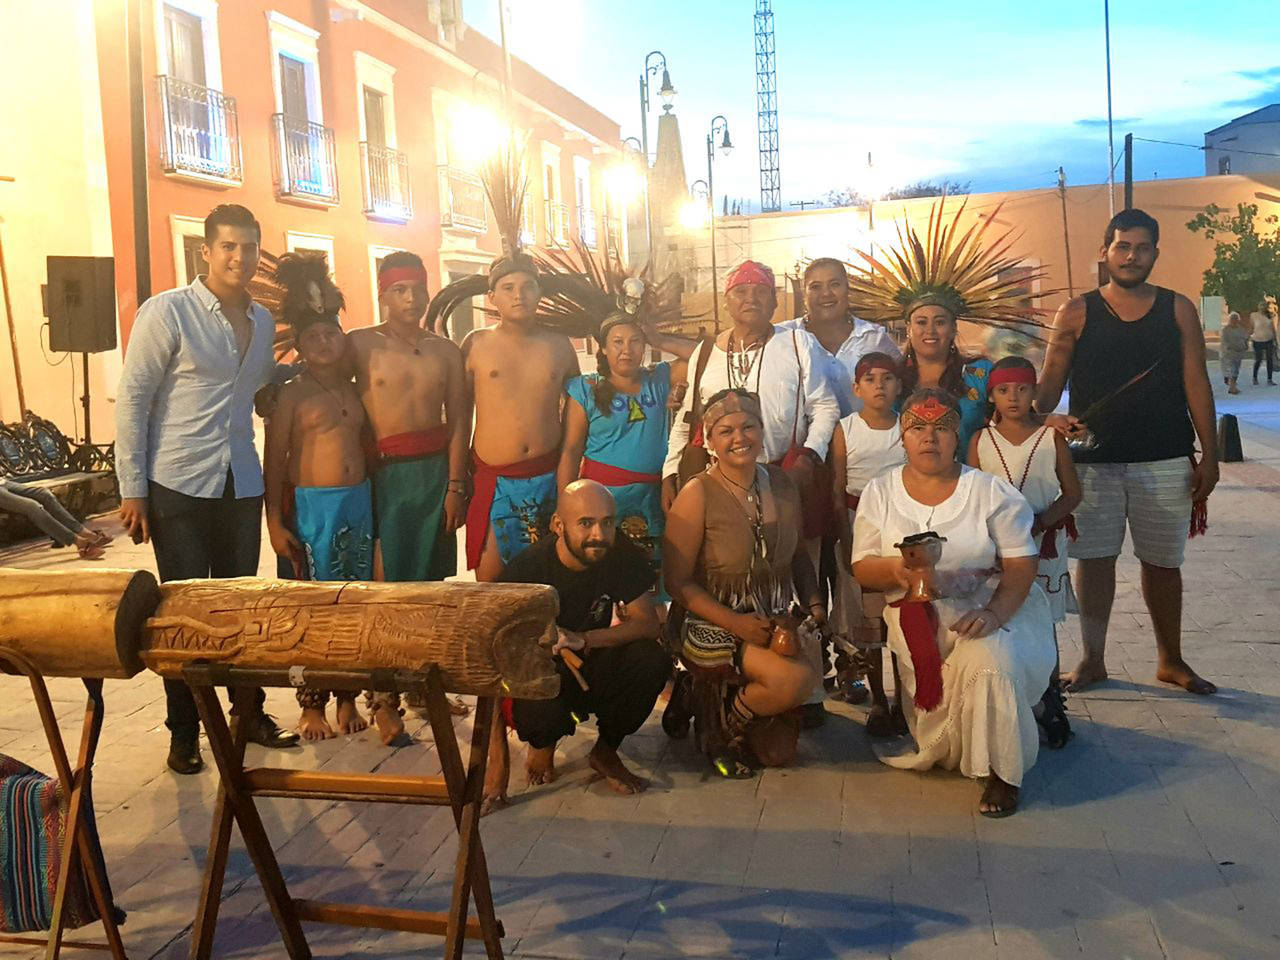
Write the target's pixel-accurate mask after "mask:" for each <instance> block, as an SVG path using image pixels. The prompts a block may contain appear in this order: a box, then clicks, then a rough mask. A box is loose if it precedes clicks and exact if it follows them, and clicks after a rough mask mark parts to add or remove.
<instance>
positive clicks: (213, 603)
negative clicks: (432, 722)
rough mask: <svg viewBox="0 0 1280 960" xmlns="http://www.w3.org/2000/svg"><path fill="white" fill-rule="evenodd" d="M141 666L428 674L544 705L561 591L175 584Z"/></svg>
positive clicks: (150, 630)
mask: <svg viewBox="0 0 1280 960" xmlns="http://www.w3.org/2000/svg"><path fill="white" fill-rule="evenodd" d="M161 589H162V591H163V595H164V599H163V601H162V602H161V604H160V607H159V609H158V610H157V611H156V615H155V616H154V617H152V618H151V619H150V620H149V621H147V625H146V629H145V631H144V640H143V652H142V659H143V661H144V662H145V663H146V664H147V666H148V667H150V668H151V669H152V670H154V671H156V672H157V673H159V674H162V675H163V676H167V677H179V676H181V674H182V667H183V666H184V665H185V664H187V663H190V662H192V661H195V660H213V661H220V662H231V663H234V664H236V665H237V666H244V667H266V668H280V667H291V666H303V667H307V666H312V667H334V668H345V669H353V670H363V669H376V668H393V669H404V670H424V669H426V668H427V667H429V666H432V665H435V666H437V667H438V668H439V669H440V671H441V674H442V679H443V681H444V685H445V688H446V689H447V690H449V691H450V692H454V693H471V694H477V695H486V696H514V697H518V698H522V699H545V698H549V697H554V696H555V695H556V693H557V692H558V691H559V680H558V675H557V674H556V672H555V666H554V664H553V663H552V659H551V646H552V644H553V643H554V641H555V617H556V613H557V611H558V606H559V605H558V601H557V598H556V595H555V591H554V590H552V589H551V588H550V587H543V586H537V585H526V584H489V583H486V584H477V583H347V584H338V583H302V582H296V581H268V580H258V579H256V578H243V579H236V580H221V581H209V580H199V581H195V580H193V581H180V582H175V583H168V584H165V585H164V586H163V587H162V588H161Z"/></svg>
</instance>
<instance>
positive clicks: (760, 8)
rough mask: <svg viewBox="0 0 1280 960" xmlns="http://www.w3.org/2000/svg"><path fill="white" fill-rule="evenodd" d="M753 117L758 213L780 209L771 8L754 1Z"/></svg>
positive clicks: (766, 2)
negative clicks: (755, 122) (756, 128)
mask: <svg viewBox="0 0 1280 960" xmlns="http://www.w3.org/2000/svg"><path fill="white" fill-rule="evenodd" d="M755 21H756V117H757V119H758V121H759V131H760V209H761V211H763V212H764V213H772V212H776V211H778V210H781V209H782V175H781V173H780V170H779V150H778V58H777V54H776V47H775V45H774V39H773V8H772V7H771V6H770V5H769V0H756V18H755Z"/></svg>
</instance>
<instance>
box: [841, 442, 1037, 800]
mask: <svg viewBox="0 0 1280 960" xmlns="http://www.w3.org/2000/svg"><path fill="white" fill-rule="evenodd" d="M1031 522H1032V513H1031V507H1030V506H1029V505H1028V504H1027V501H1026V498H1024V497H1023V496H1022V495H1021V494H1020V493H1018V491H1017V490H1015V489H1014V488H1013V487H1012V486H1011V485H1009V484H1008V483H1006V482H1005V481H1003V480H1001V479H999V478H998V477H993V476H991V475H990V474H987V473H983V472H982V471H981V470H974V469H973V468H971V467H962V468H961V472H960V478H959V480H958V481H957V483H956V489H955V491H954V492H953V493H952V494H951V496H950V497H948V498H947V499H946V500H944V501H943V502H942V503H940V504H938V505H937V506H933V507H929V506H925V505H924V504H922V503H919V502H917V501H916V500H913V499H912V498H911V496H910V495H909V494H908V493H907V491H906V488H905V487H904V486H903V483H902V467H897V468H895V469H893V470H891V471H889V472H887V473H884V474H881V475H880V476H878V477H876V478H875V479H874V480H872V481H871V482H870V483H869V484H867V487H866V489H864V490H863V492H862V499H861V500H860V501H859V503H858V512H857V514H856V516H855V517H854V528H853V560H854V562H855V563H856V562H857V561H859V560H861V559H863V558H865V557H874V556H883V557H893V556H898V550H897V549H896V548H895V547H894V544H895V543H899V542H901V541H902V539H903V538H904V537H907V536H910V535H911V534H913V533H922V532H924V531H925V530H933V531H935V532H937V533H939V534H941V535H942V536H944V537H946V538H947V542H946V543H945V544H943V548H942V559H941V560H940V561H939V563H938V567H937V569H938V571H939V573H942V574H947V573H952V574H958V573H971V572H974V571H980V570H990V569H991V568H993V567H994V566H996V565H997V558H999V557H1004V558H1010V559H1011V558H1014V557H1032V556H1035V555H1036V554H1037V553H1038V552H1039V551H1038V550H1037V549H1036V545H1035V541H1034V540H1032V538H1031ZM960 579H961V580H964V579H968V580H969V581H970V582H969V583H968V584H964V583H961V584H960V585H959V586H957V587H955V588H953V595H952V596H948V597H945V598H943V599H941V600H936V601H934V605H935V607H936V608H937V611H938V620H939V627H938V638H937V639H938V648H939V651H940V652H941V655H942V685H943V699H942V704H941V705H940V706H939V707H937V708H936V709H934V710H930V711H928V712H924V711H921V710H917V709H916V707H915V702H914V701H915V687H916V678H915V672H914V670H913V668H912V664H911V653H910V651H909V650H908V649H907V644H906V640H905V639H904V638H903V635H902V628H901V627H900V625H899V622H898V610H897V608H895V607H892V606H888V607H885V610H884V619H885V623H887V624H888V626H889V648H890V649H891V650H892V651H893V652H894V653H896V654H897V655H898V667H899V670H900V676H901V681H902V686H903V709H904V711H905V713H906V718H907V724H908V726H909V728H910V730H911V736H912V738H913V740H914V741H915V742H914V749H911V748H910V747H907V748H905V749H904V748H903V747H902V746H901V745H896V744H894V743H893V742H885V743H881V744H877V745H876V753H877V754H878V755H879V756H880V759H881V760H882V761H884V762H885V763H887V764H889V765H890V766H894V767H900V768H903V769H908V770H927V769H929V768H930V767H934V766H940V767H944V768H946V769H948V770H955V769H959V770H960V772H961V773H963V774H964V775H965V776H967V777H985V776H986V775H987V774H988V772H990V771H994V773H995V775H996V776H997V777H999V778H1000V779H1001V780H1003V781H1005V783H1009V784H1012V785H1014V786H1018V785H1020V784H1021V783H1022V777H1023V774H1024V773H1025V772H1026V771H1027V770H1029V769H1030V768H1031V766H1032V764H1034V763H1035V761H1036V754H1037V752H1038V751H1039V748H1040V736H1039V731H1038V730H1037V728H1036V721H1035V717H1034V715H1033V714H1032V707H1033V705H1034V704H1035V703H1036V702H1037V701H1038V700H1039V699H1040V696H1041V694H1043V693H1044V690H1045V687H1046V686H1048V683H1049V673H1050V671H1052V669H1053V665H1054V662H1055V660H1056V650H1055V645H1054V640H1053V620H1052V619H1051V617H1050V613H1049V601H1048V600H1047V599H1046V597H1045V594H1044V591H1043V590H1042V589H1040V586H1039V584H1032V587H1031V592H1030V593H1029V594H1028V595H1027V599H1026V601H1025V602H1024V603H1023V604H1022V606H1021V607H1020V608H1019V610H1018V612H1017V613H1016V614H1014V616H1013V617H1012V619H1010V621H1009V622H1008V623H1007V624H1006V625H1005V626H1004V627H1003V628H1002V629H1000V630H997V631H996V632H995V633H993V634H991V635H990V636H987V637H982V638H979V639H970V640H960V639H958V638H957V637H956V635H955V634H954V633H952V632H951V631H950V630H949V629H948V628H949V626H950V625H951V624H952V623H954V622H955V621H956V620H957V619H959V617H960V616H962V615H963V614H965V613H967V612H968V611H970V610H974V609H978V608H981V607H984V606H986V604H987V603H988V602H989V601H990V599H991V594H992V593H993V592H994V590H995V586H996V580H997V578H996V577H995V576H988V577H978V576H974V577H970V578H960ZM960 591H963V592H960ZM955 594H958V595H955ZM902 595H903V591H902V590H898V591H896V592H892V593H890V594H889V595H888V597H889V599H890V600H891V601H893V600H898V599H900V598H901V597H902Z"/></svg>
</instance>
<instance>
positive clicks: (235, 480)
mask: <svg viewBox="0 0 1280 960" xmlns="http://www.w3.org/2000/svg"><path fill="white" fill-rule="evenodd" d="M204 236H205V242H204V245H203V247H202V248H201V253H202V254H203V256H204V258H205V261H206V263H207V264H208V267H209V272H208V273H207V274H206V275H204V276H200V277H197V278H196V279H195V280H194V281H192V283H191V285H190V286H186V287H178V288H177V289H174V290H166V291H165V292H163V293H159V294H157V295H156V296H154V297H152V298H151V299H150V300H148V301H147V302H146V303H144V304H143V305H142V306H141V307H140V308H139V309H138V313H137V316H136V318H135V320H134V325H133V332H132V335H131V336H130V338H129V344H128V349H127V351H126V352H125V358H124V372H123V373H122V374H121V377H120V387H119V391H118V393H117V398H116V474H117V477H118V479H119V482H120V497H121V503H120V519H121V520H122V521H123V523H124V525H125V529H126V530H127V531H128V532H129V534H130V536H132V537H133V539H134V542H135V543H139V542H146V541H148V540H149V541H150V542H151V543H152V545H153V547H154V549H155V554H156V566H157V568H158V570H159V573H160V579H161V580H162V581H167V580H190V579H200V578H205V577H243V576H253V575H254V574H256V573H257V571H258V555H259V551H260V545H261V536H262V492H263V487H262V466H261V464H260V463H259V461H258V453H257V450H256V448H255V447H254V442H253V398H254V394H255V393H257V392H258V390H259V389H261V388H262V387H263V386H265V385H266V384H267V383H268V381H269V380H270V379H271V375H272V372H273V370H274V367H275V362H274V357H273V352H272V345H273V341H274V338H275V321H274V320H273V319H272V317H271V314H270V313H269V312H268V311H267V310H266V309H265V308H264V307H262V306H261V305H260V304H257V303H254V302H253V300H252V299H251V298H250V297H249V293H248V285H249V282H250V281H251V280H252V279H253V276H254V273H255V272H256V271H257V269H258V259H259V243H260V241H261V237H262V231H261V228H260V227H259V226H258V221H257V220H255V219H254V217H253V214H252V213H250V212H249V210H247V209H246V208H244V207H242V206H239V205H238V204H222V205H220V206H218V207H215V208H214V209H213V211H212V212H211V213H210V214H209V216H208V217H207V218H206V220H205V227H204ZM164 685H165V698H166V701H167V707H168V715H167V718H166V720H165V725H166V726H167V727H168V728H169V733H170V743H169V758H168V764H169V767H170V768H171V769H173V770H174V771H175V772H177V773H196V772H197V771H198V770H200V768H201V767H202V766H203V761H202V759H201V757H200V750H199V746H198V741H199V734H200V720H199V715H198V713H197V711H196V706H195V701H194V699H193V698H192V696H191V691H190V689H188V687H187V685H186V684H185V683H183V682H182V681H181V680H165V682H164ZM263 700H264V697H263V694H262V691H261V690H259V691H258V696H257V699H256V707H255V708H254V712H253V715H252V716H250V717H246V718H245V722H247V723H249V724H250V734H249V739H250V740H251V741H253V742H254V743H260V744H262V745H263V746H267V747H284V746H293V745H294V744H296V743H297V741H298V736H297V734H285V733H283V732H282V731H281V730H280V729H279V727H277V726H276V723H275V721H274V720H272V719H271V718H270V717H269V716H267V715H266V714H265V713H263V712H262V703H263Z"/></svg>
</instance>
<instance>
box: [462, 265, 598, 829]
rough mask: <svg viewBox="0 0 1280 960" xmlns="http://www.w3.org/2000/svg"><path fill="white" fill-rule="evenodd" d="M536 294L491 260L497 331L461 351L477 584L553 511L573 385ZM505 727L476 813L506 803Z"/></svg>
mask: <svg viewBox="0 0 1280 960" xmlns="http://www.w3.org/2000/svg"><path fill="white" fill-rule="evenodd" d="M541 297H542V291H541V289H540V288H539V286H538V272H537V268H536V267H535V266H534V264H533V261H532V260H530V259H529V258H528V257H526V256H523V255H521V254H516V255H514V256H511V257H499V258H498V259H497V260H495V261H494V262H493V265H492V266H491V267H490V268H489V294H488V301H489V305H490V306H491V307H492V308H493V310H494V311H495V312H496V313H497V314H498V322H497V323H496V324H495V325H494V326H492V327H488V328H485V329H481V330H473V331H472V332H471V333H470V334H468V335H467V338H466V340H465V341H463V344H462V356H463V360H464V362H465V369H466V383H467V388H468V390H469V392H470V395H471V397H472V398H473V399H474V403H475V422H476V426H475V436H474V438H473V441H472V444H473V446H472V462H473V465H474V476H473V482H474V488H475V489H474V493H473V495H472V500H471V506H470V508H469V509H468V511H467V567H468V569H471V570H475V572H476V579H477V580H480V581H492V580H496V579H497V578H498V576H499V575H500V574H501V573H502V568H503V566H504V565H505V564H506V563H507V562H508V561H509V560H510V559H511V558H512V557H514V556H515V555H516V554H517V553H519V552H520V551H521V550H523V549H524V548H525V547H527V546H529V545H530V544H531V543H533V542H534V541H535V540H537V539H538V538H539V537H540V536H542V535H543V534H544V533H546V531H547V529H548V525H549V523H550V520H551V514H552V513H553V512H554V510H555V502H556V467H557V465H558V463H559V458H560V439H561V425H560V412H561V401H562V399H563V396H564V385H565V383H566V382H567V381H568V380H569V379H570V378H571V377H576V376H577V375H578V373H579V370H578V357H577V354H575V353H574V351H573V346H572V345H571V344H570V343H569V339H568V338H567V337H565V336H564V335H563V334H558V333H552V332H551V331H549V330H545V329H543V328H541V327H539V326H538V324H537V320H536V316H537V310H538V301H539V300H540V299H541ZM509 770H510V758H509V756H508V753H507V729H506V723H505V722H504V721H503V719H502V718H501V717H500V718H499V719H498V722H497V723H495V724H494V733H493V739H492V741H491V749H490V755H489V770H488V776H487V777H486V784H485V803H484V806H485V809H486V811H487V810H488V809H491V808H492V807H494V806H500V805H502V804H503V803H505V802H506V792H507V786H506V785H507V779H508V773H509Z"/></svg>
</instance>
